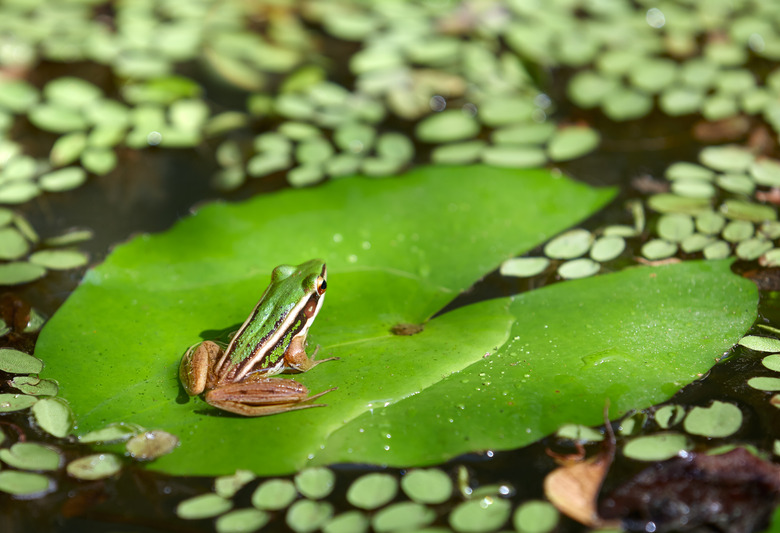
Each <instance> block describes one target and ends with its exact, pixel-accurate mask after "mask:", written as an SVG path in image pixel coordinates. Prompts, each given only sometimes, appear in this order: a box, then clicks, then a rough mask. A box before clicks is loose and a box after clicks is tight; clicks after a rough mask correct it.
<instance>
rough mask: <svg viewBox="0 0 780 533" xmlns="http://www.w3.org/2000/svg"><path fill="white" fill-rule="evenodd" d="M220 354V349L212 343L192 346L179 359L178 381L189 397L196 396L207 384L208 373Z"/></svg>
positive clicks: (205, 342)
mask: <svg viewBox="0 0 780 533" xmlns="http://www.w3.org/2000/svg"><path fill="white" fill-rule="evenodd" d="M221 353H222V348H220V347H219V345H218V344H217V343H215V342H212V341H203V342H201V343H200V344H193V345H192V346H190V348H189V350H187V352H186V353H185V354H184V356H183V357H182V358H181V363H180V364H179V379H180V380H181V383H182V385H184V389H185V390H186V391H187V394H189V395H190V396H197V395H198V394H200V393H201V392H203V391H204V389H205V388H206V385H207V384H208V383H207V382H208V377H209V372H210V371H211V370H212V369H213V368H214V364H215V362H216V360H217V358H219V356H220V355H221Z"/></svg>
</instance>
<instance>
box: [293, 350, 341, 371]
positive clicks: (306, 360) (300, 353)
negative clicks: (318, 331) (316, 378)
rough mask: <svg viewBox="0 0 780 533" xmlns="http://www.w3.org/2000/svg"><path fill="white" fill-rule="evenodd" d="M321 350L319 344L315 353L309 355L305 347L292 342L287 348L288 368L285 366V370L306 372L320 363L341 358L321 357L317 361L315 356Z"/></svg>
mask: <svg viewBox="0 0 780 533" xmlns="http://www.w3.org/2000/svg"><path fill="white" fill-rule="evenodd" d="M319 351H320V345H319V344H318V345H317V347H316V348H315V349H314V353H312V354H311V355H307V354H306V351H305V350H304V349H303V348H300V347H298V346H293V345H292V344H291V345H290V348H288V349H287V353H286V354H285V355H284V360H285V363H287V368H285V371H288V370H291V371H293V372H306V371H307V370H311V369H312V368H314V367H315V366H317V365H318V364H320V363H324V362H326V361H338V360H339V358H338V357H328V358H327V359H320V360H319V361H315V360H314V358H315V357H316V356H317V352H319Z"/></svg>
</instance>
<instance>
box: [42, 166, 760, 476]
mask: <svg viewBox="0 0 780 533" xmlns="http://www.w3.org/2000/svg"><path fill="white" fill-rule="evenodd" d="M610 197H611V191H604V190H601V191H599V190H594V189H590V188H588V187H585V186H583V185H578V184H575V183H573V182H571V181H570V180H568V179H565V178H557V179H551V174H549V173H547V172H545V171H517V170H506V169H496V168H490V167H484V166H473V167H465V168H460V167H459V168H455V167H429V168H422V169H418V170H416V171H414V172H410V173H408V174H407V175H406V176H404V177H403V178H399V179H394V180H369V179H364V178H345V179H341V180H336V181H333V182H329V183H327V184H324V185H322V186H319V187H315V188H309V189H301V190H287V191H283V192H279V193H276V194H273V195H265V196H261V197H257V198H254V199H252V200H250V201H248V202H245V203H241V204H230V205H227V204H215V205H210V206H207V207H204V208H203V209H201V210H200V211H199V212H198V213H197V214H196V215H194V216H192V217H191V218H188V219H186V220H184V221H182V222H181V223H179V224H178V225H177V226H175V227H174V228H173V229H172V230H171V231H169V232H167V233H164V234H160V235H157V236H153V237H148V236H144V237H139V238H137V239H135V240H133V241H131V242H129V243H127V244H124V245H121V246H119V247H117V248H116V249H115V250H114V252H112V254H111V256H110V257H109V258H108V259H107V260H106V261H105V262H104V263H103V264H101V265H100V266H98V267H96V268H95V269H93V270H91V271H89V272H88V273H87V275H86V277H85V279H84V281H83V283H82V284H81V286H80V287H79V288H78V289H77V290H76V291H75V292H74V294H73V295H72V296H71V297H70V298H69V299H68V301H67V302H66V303H65V304H64V306H63V307H62V308H61V309H60V311H59V312H58V313H57V314H56V315H55V316H54V317H53V318H52V319H51V320H50V321H49V323H48V324H47V325H46V326H45V328H44V330H43V331H42V333H41V337H40V338H39V342H38V346H37V348H36V356H39V357H41V358H42V359H43V360H44V361H45V362H46V368H45V371H44V373H43V375H44V377H49V376H51V377H56V378H57V380H58V382H59V384H60V395H61V396H62V397H64V398H66V399H67V400H68V401H69V402H70V404H71V405H72V406H73V408H74V409H75V411H76V412H77V414H78V428H79V431H80V432H83V433H87V432H89V431H93V430H96V429H100V428H103V427H105V425H106V424H107V423H110V422H126V423H135V424H138V425H141V426H143V427H147V428H160V429H164V430H165V431H167V432H169V433H173V434H175V435H177V436H178V437H179V439H180V440H181V446H180V447H179V448H177V449H176V450H175V451H174V452H173V453H170V454H168V455H165V456H163V457H160V458H158V459H156V460H155V461H152V462H150V463H149V465H148V468H152V469H157V470H163V471H167V472H175V473H180V474H191V475H194V474H230V473H233V472H235V471H236V469H239V468H240V469H247V470H251V471H253V472H254V473H256V474H264V475H275V474H281V473H289V472H292V471H296V470H300V469H301V468H303V467H305V466H317V465H324V464H329V463H332V462H340V461H348V462H359V461H366V462H372V463H389V464H403V465H414V464H417V465H422V464H429V463H433V462H439V461H441V460H443V459H446V458H449V457H453V456H455V455H458V454H460V453H463V452H466V451H470V450H477V449H484V448H490V449H506V448H514V447H517V446H522V445H523V444H527V443H529V442H532V441H534V440H536V439H538V438H540V437H541V436H543V435H545V434H547V433H549V432H551V431H554V430H555V429H557V427H558V426H559V425H560V424H561V423H562V422H572V421H573V422H576V423H581V424H598V423H600V422H601V421H602V410H603V406H604V402H605V399H606V398H607V397H609V398H610V400H611V401H612V410H611V414H612V415H613V416H616V415H618V414H621V413H624V412H625V411H626V410H628V409H634V408H641V407H646V406H649V405H651V404H653V403H655V402H658V401H661V400H664V399H666V398H668V397H669V396H670V395H671V394H673V393H674V392H675V391H676V390H677V389H678V388H679V387H681V386H682V385H684V384H685V383H687V382H690V381H691V380H693V379H696V377H697V375H698V374H699V373H700V372H704V371H706V370H707V369H708V368H709V367H710V366H711V365H712V361H713V360H714V357H715V355H717V354H721V353H723V352H724V351H725V350H727V349H728V348H729V347H730V346H731V345H732V344H733V343H734V342H736V341H737V340H738V339H739V338H740V337H741V336H742V335H743V334H744V332H745V329H746V328H747V327H748V325H749V324H750V323H752V320H753V317H754V315H755V298H756V295H755V288H754V286H753V285H752V283H751V282H749V281H747V280H743V279H741V278H739V277H738V276H734V275H733V274H731V273H730V271H729V268H728V264H727V263H713V262H691V263H686V264H684V265H676V266H670V267H667V268H658V269H634V270H632V271H630V272H628V271H627V272H624V273H621V274H611V275H608V276H602V277H599V278H591V279H588V280H578V281H573V282H566V283H563V284H559V285H554V286H551V287H547V288H545V289H542V290H540V291H534V292H531V293H528V294H524V295H521V296H519V297H518V298H517V299H515V300H514V301H510V300H509V299H497V300H490V301H486V302H482V303H479V304H474V305H469V306H465V307H461V308H459V309H457V310H455V311H452V312H448V313H445V314H443V315H441V316H438V317H436V318H435V319H430V317H431V316H433V315H434V314H435V313H436V312H438V311H439V310H440V309H442V308H443V307H444V306H446V305H447V304H448V303H449V302H450V301H452V299H453V298H454V297H455V296H456V295H457V294H458V292H460V291H463V290H465V289H467V288H468V287H469V286H471V285H472V284H473V283H474V282H475V280H477V279H479V278H481V277H482V276H484V275H485V274H487V273H489V272H491V271H493V270H495V269H496V268H497V267H498V266H499V265H500V264H501V263H502V262H503V261H504V260H506V259H508V258H509V257H513V256H516V255H517V254H521V253H524V252H527V251H529V250H530V249H532V248H534V247H536V246H539V245H540V244H541V243H542V242H544V241H545V240H547V239H549V238H550V237H552V236H554V235H557V234H558V233H560V232H561V231H563V230H564V229H566V228H570V227H572V226H574V225H575V224H576V223H577V221H579V220H581V219H583V218H584V217H586V216H588V214H589V213H592V212H593V211H594V210H596V209H598V208H599V207H601V206H602V205H604V203H605V202H606V201H608V200H609V198H610ZM280 228H284V230H283V231H280ZM318 256H321V257H323V258H324V259H326V260H327V263H328V298H327V299H326V302H325V305H324V307H323V308H322V312H321V313H320V314H319V316H318V319H317V321H316V322H315V323H314V325H313V326H312V329H311V331H310V334H309V339H308V340H309V346H310V347H313V346H316V345H321V346H322V348H321V350H320V353H319V355H318V357H320V358H324V357H331V356H333V357H340V360H339V361H330V362H327V363H324V364H322V365H319V366H318V367H317V368H315V369H313V370H311V371H309V372H306V373H303V374H299V375H296V376H294V379H295V380H296V381H298V382H300V383H302V384H305V385H306V387H307V388H308V389H309V390H310V391H311V392H312V393H317V392H320V391H323V390H326V389H329V388H331V387H336V386H337V387H339V389H338V390H336V391H333V392H330V393H328V394H327V395H326V396H324V397H323V399H322V400H323V403H326V404H327V407H319V408H314V409H304V410H300V411H296V412H290V413H285V414H280V415H274V416H270V417H260V418H253V419H247V418H241V417H236V416H231V415H226V414H225V413H223V412H220V411H218V410H216V409H215V408H213V407H211V406H209V405H208V404H206V403H205V402H204V401H203V400H202V399H201V398H187V396H186V395H185V394H184V393H183V391H182V389H181V385H180V383H179V380H178V371H177V370H178V365H179V360H180V358H181V356H182V354H183V352H184V351H185V350H186V348H187V347H188V346H190V345H192V344H193V343H195V342H197V341H199V340H201V339H204V338H215V337H218V336H219V334H220V333H219V331H220V330H222V329H224V330H225V331H232V330H235V329H236V327H235V326H236V324H239V323H240V322H242V321H243V319H244V318H245V317H246V315H247V314H248V313H249V311H250V310H251V309H252V307H253V306H254V304H255V301H256V298H258V295H259V294H260V293H261V292H262V290H263V289H264V288H265V286H266V284H267V283H268V279H269V276H270V272H271V269H272V268H273V267H274V266H276V265H278V264H280V263H292V264H296V263H300V262H302V261H304V260H306V259H309V258H311V257H318ZM708 287H709V288H712V287H717V291H714V289H713V290H711V289H708ZM604 294H610V295H612V296H610V298H607V299H605V298H604V296H603V295H604ZM640 302H641V305H640ZM675 310H676V311H675ZM662 311H663V313H662V314H658V313H661V312H662ZM691 312H695V313H698V315H697V316H698V318H697V320H696V321H690V320H688V319H687V318H685V317H687V316H688V315H689V313H691ZM128 317H132V320H128V319H127V318H128ZM561 317H565V319H562V318H561ZM651 323H652V324H656V327H647V324H651ZM702 323H707V324H708V327H707V328H702V327H701V324H702ZM400 324H407V325H419V326H421V329H422V331H421V332H419V333H417V334H414V335H401V334H393V331H398V330H394V327H395V326H397V325H400ZM658 324H662V326H660V327H658V326H657V325H658ZM686 324H687V325H686ZM543 325H547V326H548V327H547V328H546V329H545V328H543V327H542V326H543ZM623 328H629V329H626V330H624V329H623ZM629 330H630V331H631V332H632V333H631V334H630V335H629V334H627V333H626V334H624V331H629ZM403 331H408V330H403ZM639 331H641V332H643V333H642V334H641V335H638V334H636V332H639ZM515 337H519V338H520V340H514V339H515ZM612 339H619V340H620V344H619V345H607V344H605V343H606V342H607V340H610V342H611V340H612ZM518 343H519V344H518ZM521 345H522V348H521ZM551 346H557V348H555V349H552V348H551ZM497 347H499V349H498V351H497V350H496V348H497ZM551 350H552V351H551ZM311 351H312V348H310V352H311ZM96 361H99V362H100V364H101V368H102V371H101V373H100V374H99V375H96V373H95V372H94V365H95V363H96ZM513 363H514V365H512V364H513ZM647 365H652V371H649V369H648V366H647ZM502 372H506V376H503V377H502V374H501V373H502ZM481 373H482V374H484V376H480V374H481ZM526 374H528V375H529V377H526ZM85 383H89V387H85V386H84V384H85ZM556 390H557V391H558V392H555V391H556ZM504 393H506V395H504ZM445 398H450V399H447V400H446V401H445ZM451 398H460V399H462V401H458V402H457V403H455V402H452V400H451ZM529 402H531V403H532V408H531V407H529V405H530V404H529ZM548 409H549V411H548ZM361 430H362V431H361ZM226 435H229V439H226V437H225V436H226ZM434 437H435V438H434ZM422 440H425V441H426V443H427V444H426V445H424V446H423V445H421V444H420V443H421V441H422ZM266 447H267V448H266ZM282 448H283V449H284V450H285V453H283V454H275V455H274V460H273V461H268V460H267V456H265V455H264V454H263V453H261V450H262V449H268V450H271V449H273V450H279V449H282Z"/></svg>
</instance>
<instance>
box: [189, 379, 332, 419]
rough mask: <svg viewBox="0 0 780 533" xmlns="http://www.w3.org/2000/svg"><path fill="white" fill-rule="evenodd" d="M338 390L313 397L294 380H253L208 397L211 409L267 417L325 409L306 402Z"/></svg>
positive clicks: (213, 391) (219, 390)
mask: <svg viewBox="0 0 780 533" xmlns="http://www.w3.org/2000/svg"><path fill="white" fill-rule="evenodd" d="M255 376H257V374H255ZM336 388H337V387H334V388H332V389H328V390H326V391H322V392H320V393H318V394H314V395H312V396H309V389H307V388H306V386H305V385H303V384H301V383H298V382H297V381H294V380H292V379H286V378H261V377H250V378H249V379H247V380H245V381H242V382H239V383H229V384H226V385H221V386H219V387H216V388H214V389H211V390H210V391H208V392H207V393H206V396H205V400H206V402H208V403H209V404H210V405H213V406H214V407H216V408H218V409H222V410H224V411H230V412H231V413H236V414H239V415H243V416H266V415H273V414H276V413H285V412H287V411H296V410H298V409H308V408H309V407H325V404H321V403H320V404H311V403H306V402H309V401H311V400H314V399H315V398H319V397H320V396H322V395H323V394H327V393H329V392H331V391H334V390H336Z"/></svg>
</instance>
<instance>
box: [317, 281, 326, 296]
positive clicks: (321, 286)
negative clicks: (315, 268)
mask: <svg viewBox="0 0 780 533" xmlns="http://www.w3.org/2000/svg"><path fill="white" fill-rule="evenodd" d="M327 288H328V282H327V281H325V279H323V278H317V294H319V295H320V296H322V295H323V294H325V290H326V289H327Z"/></svg>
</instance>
